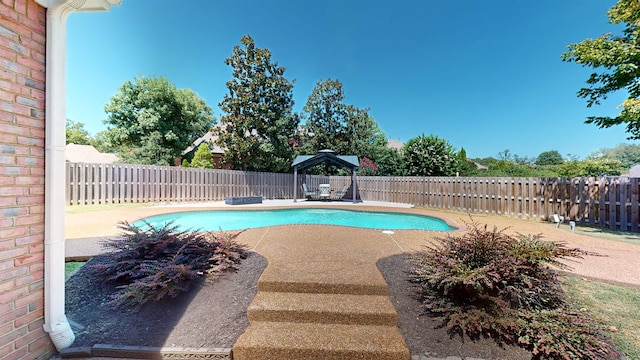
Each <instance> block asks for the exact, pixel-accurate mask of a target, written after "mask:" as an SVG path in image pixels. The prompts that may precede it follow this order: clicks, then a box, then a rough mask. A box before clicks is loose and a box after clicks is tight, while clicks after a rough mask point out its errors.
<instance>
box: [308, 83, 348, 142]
mask: <svg viewBox="0 0 640 360" xmlns="http://www.w3.org/2000/svg"><path fill="white" fill-rule="evenodd" d="M343 101H344V92H343V90H342V83H341V82H340V81H339V80H332V79H328V80H321V81H318V82H317V83H316V85H315V86H314V88H313V90H312V91H311V94H310V95H309V98H308V99H307V103H306V104H305V106H304V108H303V111H304V112H305V113H306V114H307V121H306V124H305V131H306V133H305V138H304V143H303V145H302V148H301V151H302V152H306V153H309V154H315V153H316V152H318V151H319V150H323V149H332V150H335V151H337V152H339V150H338V147H341V145H342V144H341V141H342V140H343V139H344V138H345V136H344V134H343V133H344V127H345V123H346V117H347V109H346V105H345V104H344V103H343Z"/></svg>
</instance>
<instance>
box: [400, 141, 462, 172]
mask: <svg viewBox="0 0 640 360" xmlns="http://www.w3.org/2000/svg"><path fill="white" fill-rule="evenodd" d="M403 151H404V166H405V170H406V173H407V175H409V176H454V175H456V171H457V169H458V156H457V154H456V152H455V151H454V149H453V146H451V144H449V142H448V141H446V140H444V139H441V138H438V137H437V136H433V135H429V136H425V135H424V134H423V135H420V136H418V137H415V138H412V139H410V140H409V141H408V142H407V143H406V144H405V146H404V149H403Z"/></svg>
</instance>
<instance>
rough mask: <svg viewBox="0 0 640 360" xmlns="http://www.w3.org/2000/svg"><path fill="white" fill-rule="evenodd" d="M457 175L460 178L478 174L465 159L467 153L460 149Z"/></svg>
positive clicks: (471, 163)
mask: <svg viewBox="0 0 640 360" xmlns="http://www.w3.org/2000/svg"><path fill="white" fill-rule="evenodd" d="M458 165H459V168H458V173H459V175H460V176H474V175H477V174H478V169H477V168H476V165H475V164H474V163H473V161H469V159H467V151H466V150H465V149H464V148H461V149H460V151H459V152H458Z"/></svg>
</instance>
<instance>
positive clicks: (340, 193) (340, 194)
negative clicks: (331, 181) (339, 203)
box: [333, 185, 348, 199]
mask: <svg viewBox="0 0 640 360" xmlns="http://www.w3.org/2000/svg"><path fill="white" fill-rule="evenodd" d="M347 187H348V186H347V185H345V186H343V187H342V190H338V191H334V192H333V197H334V198H335V199H342V197H343V196H344V195H345V194H346V193H347Z"/></svg>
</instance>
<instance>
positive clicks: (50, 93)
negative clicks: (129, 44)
mask: <svg viewBox="0 0 640 360" xmlns="http://www.w3.org/2000/svg"><path fill="white" fill-rule="evenodd" d="M36 1H37V2H38V3H39V4H40V5H42V6H44V7H46V8H47V45H46V46H47V49H46V52H47V53H46V109H45V117H46V119H45V127H46V128H45V134H46V138H45V196H44V206H45V217H44V226H45V230H44V268H45V271H44V325H43V328H44V331H46V332H47V333H49V336H50V337H51V341H52V342H53V344H54V345H55V347H56V349H58V351H60V350H62V349H66V348H68V347H69V346H71V344H73V342H74V341H75V335H74V334H73V331H72V330H71V326H70V325H69V321H68V320H67V316H66V315H65V309H64V307H65V279H64V263H65V238H64V224H65V216H64V209H65V186H66V185H65V183H66V181H65V177H66V174H65V145H66V52H67V18H68V16H69V14H71V13H72V12H74V11H78V10H81V11H82V10H85V11H86V10H88V11H95V10H103V11H104V10H108V8H109V6H110V5H114V4H119V3H120V0H36ZM85 5H87V8H86V9H83V6H85ZM88 6H91V7H90V8H89V7H88Z"/></svg>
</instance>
